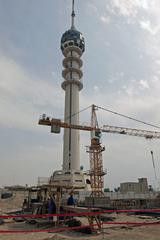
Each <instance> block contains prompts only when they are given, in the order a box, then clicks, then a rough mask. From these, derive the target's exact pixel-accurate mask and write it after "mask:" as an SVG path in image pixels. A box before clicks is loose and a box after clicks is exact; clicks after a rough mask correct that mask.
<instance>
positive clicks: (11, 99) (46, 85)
mask: <svg viewBox="0 0 160 240" xmlns="http://www.w3.org/2000/svg"><path fill="white" fill-rule="evenodd" d="M0 79H1V81H0V114H1V118H0V124H1V125H4V126H7V127H16V128H23V129H30V130H34V129H35V125H37V121H38V117H39V115H40V113H43V112H42V111H45V110H48V111H49V110H51V108H54V109H56V110H57V109H60V107H58V106H61V105H62V101H63V95H62V90H61V89H60V87H57V85H56V84H54V83H53V84H51V83H50V82H49V81H47V80H42V79H38V78H37V77H35V76H32V75H31V74H29V72H27V71H26V70H25V69H24V68H23V67H22V66H21V65H19V64H18V63H16V62H15V60H14V59H11V58H8V57H5V56H1V57H0ZM53 82H54V81H53ZM57 82H58V81H57ZM35 121H36V123H35ZM34 124H35V125H34Z"/></svg>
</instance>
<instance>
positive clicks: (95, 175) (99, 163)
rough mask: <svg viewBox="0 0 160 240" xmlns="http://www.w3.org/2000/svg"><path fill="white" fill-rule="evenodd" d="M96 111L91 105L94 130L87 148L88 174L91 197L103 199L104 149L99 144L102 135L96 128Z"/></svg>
mask: <svg viewBox="0 0 160 240" xmlns="http://www.w3.org/2000/svg"><path fill="white" fill-rule="evenodd" d="M96 110H97V109H96V106H95V105H92V110H91V127H92V128H94V129H95V130H92V131H91V145H90V146H88V147H87V152H88V153H89V156H90V170H89V171H88V174H89V176H90V182H91V189H92V192H91V197H103V196H104V193H103V187H104V175H105V174H106V171H103V157H102V152H103V151H104V150H105V147H103V146H102V144H101V135H102V133H101V131H100V130H99V127H98V121H97V116H96Z"/></svg>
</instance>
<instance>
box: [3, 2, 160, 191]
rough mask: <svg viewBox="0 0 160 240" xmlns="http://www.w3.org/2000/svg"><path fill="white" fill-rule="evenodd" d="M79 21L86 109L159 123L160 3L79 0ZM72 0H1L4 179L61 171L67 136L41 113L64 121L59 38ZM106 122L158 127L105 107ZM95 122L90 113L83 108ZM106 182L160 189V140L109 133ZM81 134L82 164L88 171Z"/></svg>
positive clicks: (31, 180)
mask: <svg viewBox="0 0 160 240" xmlns="http://www.w3.org/2000/svg"><path fill="white" fill-rule="evenodd" d="M75 11H76V28H77V29H78V30H79V31H81V32H82V33H83V36H84V38H85V44H86V50H85V53H84V54H83V56H82V59H83V73H84V75H83V85H84V88H83V90H82V91H81V92H80V109H84V108H86V107H88V106H90V105H91V104H95V105H98V106H101V107H104V108H108V109H111V110H114V111H117V112H120V113H123V114H125V115H129V116H131V117H134V118H137V119H140V120H142V121H146V122H149V123H153V124H156V125H159V126H160V97H159V96H160V81H159V78H160V45H159V43H160V18H159V11H160V1H159V0H99V1H97V0H76V1H75ZM70 14H71V0H14V1H11V0H0V186H4V185H15V184H28V185H33V184H36V183H37V178H38V177H48V176H50V175H51V174H52V173H53V172H54V170H57V169H61V165H62V155H63V152H62V151H63V129H62V131H61V134H60V135H53V134H51V133H50V129H49V128H48V127H44V126H40V125H38V119H39V116H40V115H41V114H43V113H46V114H47V115H49V116H52V117H55V118H61V119H63V117H64V116H63V114H64V91H63V90H62V89H61V83H62V81H63V78H62V75H61V72H62V69H63V67H62V60H63V55H62V53H61V50H60V40H61V36H62V34H63V33H64V32H65V31H66V30H68V29H69V28H70V25H71V19H70ZM97 117H98V121H99V125H100V126H103V125H106V124H108V125H115V126H122V127H132V128H135V127H136V128H139V129H147V130H156V131H158V129H155V128H151V127H148V126H145V125H142V124H138V123H136V122H134V121H131V120H128V119H125V118H122V117H118V116H116V115H113V114H111V113H107V112H104V111H101V110H99V111H97ZM80 122H81V124H86V125H88V124H90V110H86V111H85V112H82V113H81V114H80ZM102 141H103V145H104V146H105V147H106V151H105V152H104V154H103V163H104V168H105V169H107V175H106V176H105V187H109V188H110V189H113V188H114V187H118V186H119V184H120V182H127V181H134V182H135V181H137V179H138V178H140V177H147V178H148V182H149V184H151V185H153V187H155V188H158V181H156V180H155V175H154V170H153V165H152V161H151V154H150V151H151V150H153V152H154V157H155V165H156V172H157V176H158V179H160V148H159V145H160V142H159V141H160V140H152V141H149V140H145V139H143V138H140V137H131V136H121V135H118V134H115V135H112V134H105V133H104V134H103V136H102ZM89 144H90V135H89V133H87V132H81V141H80V152H81V165H83V166H84V169H85V170H88V169H89V156H88V154H87V153H86V146H88V145H89Z"/></svg>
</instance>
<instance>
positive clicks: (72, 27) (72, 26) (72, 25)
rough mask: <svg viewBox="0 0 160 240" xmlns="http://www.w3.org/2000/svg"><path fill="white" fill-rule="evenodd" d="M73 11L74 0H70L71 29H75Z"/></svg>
mask: <svg viewBox="0 0 160 240" xmlns="http://www.w3.org/2000/svg"><path fill="white" fill-rule="evenodd" d="M75 16H76V15H75V12H74V0H72V14H71V17H72V24H71V29H75V26H74V19H75Z"/></svg>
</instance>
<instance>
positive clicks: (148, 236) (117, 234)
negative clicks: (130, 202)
mask: <svg viewBox="0 0 160 240" xmlns="http://www.w3.org/2000/svg"><path fill="white" fill-rule="evenodd" d="M24 196H25V193H19V194H14V196H13V197H12V198H10V199H0V215H2V214H5V213H6V212H8V211H10V210H13V209H18V208H20V207H21V206H22V201H23V200H22V199H24ZM109 217H115V220H114V221H125V222H126V221H128V222H144V221H147V222H151V221H157V219H154V218H152V217H144V219H143V218H142V217H138V216H134V215H126V214H116V213H114V214H109ZM81 220H82V219H81ZM84 222H86V219H84ZM159 226H160V225H151V226H142V227H135V226H119V225H105V226H104V232H103V233H100V234H96V235H87V234H81V233H77V232H71V231H70V232H65V233H27V234H26V233H25V234H24V233H23V234H22V233H16V234H13V233H12V234H3V233H0V240H31V239H32V240H62V239H63V240H64V239H71V240H72V239H80V240H81V239H83V240H89V239H91V240H94V239H96V240H101V239H104V240H105V239H106V240H159V239H160V227H159ZM18 229H20V230H30V229H37V228H36V226H35V225H30V224H27V223H24V222H14V221H13V220H12V219H10V220H5V223H4V224H2V225H0V230H18ZM39 229H40V228H39Z"/></svg>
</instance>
